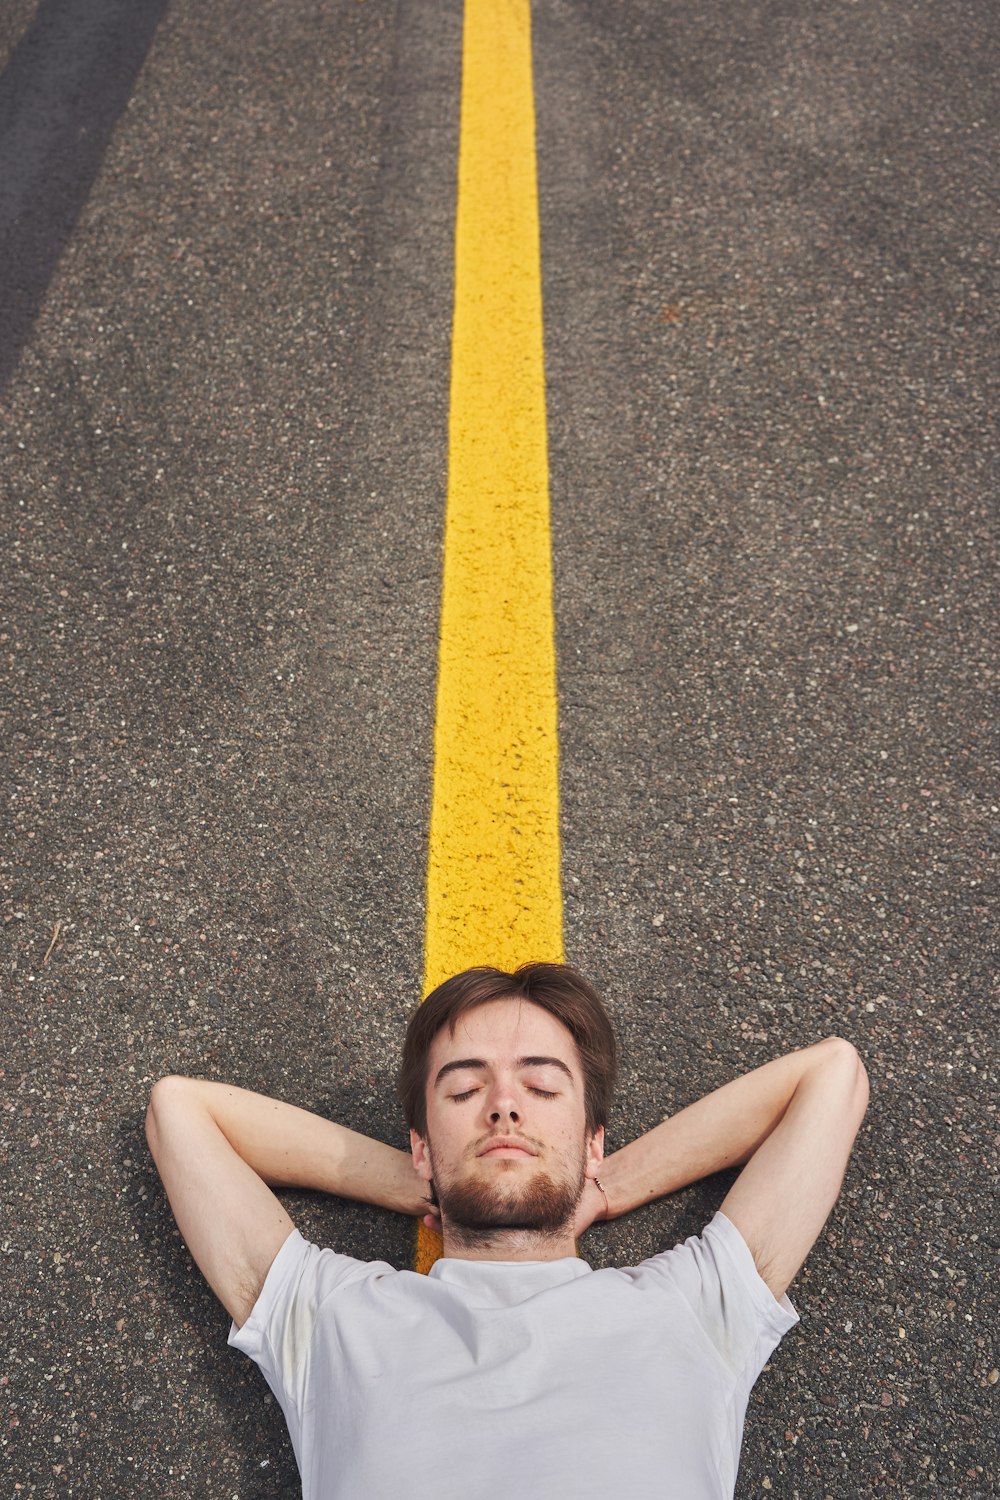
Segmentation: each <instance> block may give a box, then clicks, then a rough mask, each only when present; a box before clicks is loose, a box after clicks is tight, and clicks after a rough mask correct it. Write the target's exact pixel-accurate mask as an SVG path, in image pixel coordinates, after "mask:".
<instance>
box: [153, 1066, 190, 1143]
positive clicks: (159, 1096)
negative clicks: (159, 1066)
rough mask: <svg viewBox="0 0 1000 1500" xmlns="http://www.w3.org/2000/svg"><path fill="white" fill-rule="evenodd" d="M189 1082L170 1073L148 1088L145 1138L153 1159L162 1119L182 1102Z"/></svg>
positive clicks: (167, 1116)
mask: <svg viewBox="0 0 1000 1500" xmlns="http://www.w3.org/2000/svg"><path fill="white" fill-rule="evenodd" d="M190 1082H191V1080H190V1079H189V1078H181V1077H179V1076H178V1075H176V1074H170V1075H169V1076H168V1077H166V1078H161V1079H159V1080H158V1082H156V1083H154V1084H153V1087H152V1089H151V1090H150V1093H149V1103H148V1105H147V1106H146V1140H147V1142H148V1144H149V1149H150V1151H151V1153H152V1155H153V1158H154V1159H155V1157H156V1147H157V1144H158V1142H159V1139H160V1132H161V1129H162V1127H163V1124H164V1121H165V1120H166V1119H168V1118H169V1117H170V1114H171V1112H172V1111H174V1110H176V1109H177V1108H178V1106H179V1105H182V1104H183V1100H184V1098H185V1096H186V1094H187V1091H188V1085H189V1084H190Z"/></svg>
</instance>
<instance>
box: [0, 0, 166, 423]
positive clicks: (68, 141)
mask: <svg viewBox="0 0 1000 1500" xmlns="http://www.w3.org/2000/svg"><path fill="white" fill-rule="evenodd" d="M166 8H167V0H41V4H40V5H39V7H38V11H37V13H36V15H35V19H34V21H33V22H32V24H31V26H30V28H29V30H28V31H27V32H26V33H25V35H24V37H23V38H22V40H21V41H20V43H19V44H18V46H17V48H16V49H15V51H14V53H13V54H12V56H11V59H10V63H9V65H8V67H7V69H6V71H5V72H4V74H3V76H2V77H0V265H2V266H3V276H2V278H0V393H2V392H3V391H4V390H5V389H6V386H7V384H8V381H9V380H10V378H11V376H12V375H13V373H14V371H15V370H16V369H17V365H18V361H19V359H20V357H21V351H22V349H23V348H24V346H25V344H26V343H27V341H28V339H29V337H30V336H31V330H32V328H33V327H34V324H35V320H36V318H37V317H38V312H39V309H40V307H41V305H42V301H43V299H44V297H45V293H46V289H47V288H48V285H49V282H50V280H51V279H52V275H53V272H54V271H55V268H56V266H57V264H58V262H59V257H60V256H61V255H62V252H63V250H64V248H65V246H66V244H67V242H68V241H69V237H70V235H71V234H72V232H73V228H74V225H75V224H76V221H77V219H78V218H79V215H80V210H81V209H82V208H83V205H84V204H85V203H86V201H87V198H88V196H89V194H90V190H91V187H92V185H93V182H94V179H95V178H96V176H97V173H98V171H99V170H100V166H101V162H102V161H103V159H104V153H105V151H106V150H107V148H108V143H109V141H110V139H111V134H112V131H113V130H114V128H115V125H116V124H117V122H118V118H119V116H120V115H121V113H122V111H123V110H124V108H125V106H126V104H127V103H128V100H129V97H130V95H131V93H132V89H133V87H134V84H135V80H136V78H137V76H138V74H139V70H140V68H141V67H142V64H143V62H144V60H145V57H146V54H147V52H148V51H149V48H150V45H151V43H152V40H153V37H154V35H155V33H156V28H157V26H158V25H159V22H160V18H161V16H162V15H163V13H164V11H165V10H166Z"/></svg>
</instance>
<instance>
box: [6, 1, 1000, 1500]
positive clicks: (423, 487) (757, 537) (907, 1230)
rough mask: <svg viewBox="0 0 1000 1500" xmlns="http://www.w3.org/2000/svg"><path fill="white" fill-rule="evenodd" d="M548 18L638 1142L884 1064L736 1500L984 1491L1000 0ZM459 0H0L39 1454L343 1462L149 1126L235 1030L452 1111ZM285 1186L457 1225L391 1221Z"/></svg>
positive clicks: (15, 1418) (28, 1411)
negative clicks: (817, 1071) (721, 1087)
mask: <svg viewBox="0 0 1000 1500" xmlns="http://www.w3.org/2000/svg"><path fill="white" fill-rule="evenodd" d="M534 27H535V56H536V93H537V103H538V148H539V174H540V191H541V215H542V246H543V261H544V297H545V313H546V357H547V364H548V382H549V426H550V449H551V476H552V496H553V525H554V532H555V544H554V563H555V573H556V614H557V632H558V642H557V644H558V657H559V689H560V726H561V756H562V766H561V773H562V796H563V842H564V848H563V864H564V888H565V893H566V943H567V950H568V954H569V956H570V957H571V958H572V959H573V960H574V961H576V962H577V963H579V964H580V966H581V967H582V968H584V969H585V970H586V971H587V972H588V973H590V975H591V976H592V977H593V978H594V979H595V980H597V981H598V982H599V983H600V984H601V985H602V986H604V988H605V989H606V992H607V993H608V995H609V998H610V1003H611V1005H612V1007H613V1010H614V1013H615V1016H616V1019H617V1021H618V1023H619V1025H620V1028H621V1031H622V1034H623V1037H624V1042H625V1051H626V1060H625V1070H624V1078H623V1084H622V1088H621V1093H620V1099H619V1103H618V1108H617V1113H616V1116H615V1119H614V1121H613V1129H612V1131H611V1136H612V1138H613V1139H614V1140H618V1141H621V1140H624V1139H626V1138H628V1137H630V1136H631V1135H633V1134H634V1133H636V1132H637V1131H639V1130H641V1129H644V1128H646V1127H648V1126H649V1125H651V1124H653V1123H655V1122H656V1121H657V1120H658V1119H659V1118H660V1117H661V1115H662V1114H663V1113H664V1112H666V1111H670V1110H672V1109H674V1108H676V1107H678V1106H679V1105H681V1104H683V1103H684V1102H686V1101H687V1100H689V1099H690V1098H691V1097H693V1096H694V1095H695V1094H697V1093H698V1092H701V1091H703V1090H704V1089H706V1088H708V1087H711V1086H713V1085H714V1084H715V1083H717V1082H722V1081H724V1080H725V1079H726V1078H728V1077H730V1076H732V1075H733V1074H734V1073H735V1072H737V1071H740V1070H742V1069H744V1068H747V1067H749V1066H752V1065H754V1064H756V1063H758V1062H761V1061H763V1060H765V1059H766V1058H767V1057H769V1056H771V1055H773V1054H774V1053H775V1052H777V1051H779V1050H781V1049H782V1048H784V1047H787V1046H790V1045H796V1044H799V1043H804V1042H807V1041H810V1040H814V1039H816V1038H817V1037H819V1036H821V1035H823V1034H825V1033H826V1032H828V1031H831V1030H837V1031H839V1032H841V1033H842V1034H844V1035H846V1036H848V1037H850V1038H851V1039H852V1040H853V1041H854V1042H856V1044H857V1045H858V1046H859V1048H860V1049H861V1051H862V1053H863V1055H864V1057H865V1059H866V1061H867V1063H868V1066H869V1071H870V1073H871V1077H872V1082H873V1101H872V1107H871V1111H870V1114H869V1118H868V1122H867V1124H866V1126H865V1129H864V1132H863V1135H862V1137H861V1139H860V1142H859V1146H858V1150H857V1153H856V1157H855V1160H854V1163H853V1165H852V1167H851V1170H850V1175H849V1178H848V1182H847V1185H846V1190H845V1195H844V1198H843V1201H842V1203H841V1205H840V1206H839V1208H838V1209H837V1211H836V1212H835V1214H834V1216H833V1218H832V1219H831V1221H830V1224H829V1225H828V1228H827V1231H826V1233H825V1234H824V1236H823V1238H822V1239H821V1241H820V1243H819V1245H818V1246H817V1248H816V1251H815V1252H814V1254H813V1257H812V1258H811V1260H810V1262H809V1264H808V1266H807V1269H806V1270H805V1272H804V1273H803V1274H802V1276H801V1277H800V1278H799V1280H798V1282H797V1283H796V1286H795V1288H794V1290H793V1300H794V1301H795V1303H796V1305H797V1307H798V1308H799V1310H800V1312H801V1314H802V1324H801V1326H800V1327H799V1328H798V1329H797V1330H796V1331H795V1333H794V1334H793V1335H791V1336H790V1337H789V1338H788V1339H786V1341H785V1342H784V1344H783V1345H782V1347H781V1348H780V1350H779V1351H778V1352H777V1354H776V1355H775V1357H774V1359H773V1361H772V1364H771V1367H770V1368H769V1370H768V1372H767V1373H766V1374H765V1376H764V1377H763V1378H762V1380H761V1382H760V1383H759V1385H758V1387H757V1389H756V1392H755V1395H754V1398H753V1401H752V1404H751V1411H750V1417H749V1421H748V1428H747V1436H746V1443H745V1448H744V1461H743V1467H742V1470H741V1478H740V1483H739V1490H738V1494H739V1496H740V1497H741V1500H746V1497H749V1496H756V1495H758V1494H761V1493H763V1492H764V1491H768V1492H770V1493H771V1494H776V1495H781V1496H784V1497H789V1500H823V1497H833V1500H848V1497H851V1500H854V1497H857V1496H858V1495H868V1494H872V1495H877V1496H880V1495H895V1496H923V1495H942V1496H964V1497H968V1500H985V1497H986V1496H987V1495H991V1494H993V1493H995V1484H996V1467H997V1466H996V1460H997V1443H996V1438H995V1432H996V1395H997V1385H996V1382H997V1365H998V1363H1000V1359H998V1354H997V1349H996V1343H995V1339H996V1327H997V1307H996V1292H995V1281H996V1196H995V1195H996V1156H995V1152H996V1144H997V1134H998V1132H997V1118H996V1098H997V1088H996V1043H995V1038H996V1031H997V1009H996V1000H997V963H996V941H995V937H996V904H995V901H996V897H995V887H994V886H993V884H992V883H991V882H992V880H993V874H994V869H995V859H996V847H997V833H998V827H1000V815H998V793H1000V784H998V779H997V761H998V754H997V749H998V746H997V735H996V724H997V718H996V711H997V701H996V692H995V688H996V675H997V640H996V636H997V629H996V622H997V588H996V579H997V573H996V560H997V559H996V495H997V480H998V473H997V469H998V465H997V459H998V452H1000V440H998V432H997V425H996V411H997V405H998V400H997V396H998V393H997V383H998V382H997V367H996V356H997V347H998V338H997V303H996V295H995V279H996V270H995V266H996V251H997V243H998V235H997V230H998V224H997V188H998V168H997V161H998V159H1000V143H998V140H997V135H998V130H997V125H998V109H997V84H996V80H997V77H998V76H1000V56H998V53H1000V20H998V18H997V14H996V12H995V7H993V6H992V5H991V4H989V3H987V0H934V3H931V0H858V3H848V0H835V3H831V4H824V5H819V4H808V3H805V0H784V3H778V0H775V3H759V0H758V3H748V4H744V5H739V6H734V5H732V4H726V3H723V0H696V3H694V4H690V5H683V6H682V5H678V4H674V3H672V0H659V3H654V0H632V3H631V4H629V5H628V6H610V5H606V4H603V3H597V0H540V3H539V4H537V5H536V7H535V17H534ZM109 28H110V29H109ZM109 37H112V38H117V41H116V43H115V45H113V46H111V47H110V55H109V43H108V38H109ZM460 39H461V9H460V6H459V5H458V4H457V3H455V0H440V3H437V4H434V5H429V4H426V3H421V0H398V3H395V4H392V3H389V0H326V3H324V4H322V5H317V4H316V3H315V0H263V3H260V4H255V5H252V6H247V5H243V4H237V3H236V0H210V3H208V4H205V3H195V0H171V3H170V4H169V5H162V4H155V3H152V0H150V3H143V4H141V5H136V6H134V7H128V6H123V5H122V4H121V3H120V0H90V3H84V0H44V3H43V4H42V5H41V7H40V8H39V9H38V10H37V12H35V11H34V10H33V7H32V6H31V5H30V4H27V3H25V0H8V3H7V4H6V5H5V6H4V7H3V10H2V12H0V61H5V63H6V70H5V72H4V73H3V75H2V77H0V163H2V185H0V246H2V247H3V254H4V261H5V269H4V273H3V274H4V291H3V297H2V306H3V309H4V319H3V324H2V331H0V346H2V347H0V370H2V371H3V379H4V387H3V390H2V392H0V401H2V411H0V420H2V428H0V441H2V469H0V477H2V483H3V502H2V510H0V559H2V562H0V569H2V577H3V604H4V613H3V620H2V623H0V646H2V651H3V656H2V660H3V673H4V675H3V682H2V689H0V691H2V698H0V708H2V713H3V724H2V741H0V743H2V754H3V757H4V762H5V783H4V785H5V828H4V839H3V847H2V853H0V879H2V883H3V889H2V901H3V929H2V930H3V938H2V944H3V953H2V970H0V973H2V984H3V1030H2V1038H0V1066H2V1082H3V1093H2V1116H0V1118H2V1121H3V1139H2V1147H0V1149H2V1161H3V1167H4V1184H3V1190H2V1191H3V1198H4V1205H3V1209H2V1220H0V1287H2V1291H0V1298H2V1303H3V1322H4V1328H5V1345H6V1347H5V1352H4V1358H3V1367H2V1373H0V1387H2V1390H0V1395H2V1403H0V1404H2V1406H3V1407H4V1412H3V1421H2V1436H0V1454H2V1458H0V1466H2V1475H3V1482H2V1483H3V1492H4V1493H5V1494H9V1495H11V1496H28V1495H32V1496H48V1495H55V1496H62V1495H79V1496H87V1497H103V1500H125V1497H132V1496H136V1495H143V1496H161V1495H162V1496H187V1495H195V1496H199V1497H207V1500H230V1497H233V1496H239V1497H240V1500H264V1497H270V1496H289V1497H291V1496H294V1495H295V1494H296V1493H297V1482H296V1475H295V1466H294V1461H293V1459H292V1456H291V1452H290V1448H289V1446H288V1443H287V1439H286V1437H285V1435H284V1429H283V1424H282V1421H281V1419H280V1415H279V1414H278V1412H277V1408H276V1407H275V1406H274V1404H273V1402H272V1401H271V1400H270V1398H269V1396H268V1395H267V1394H266V1391H265V1387H264V1385H263V1382H262V1380H261V1379H260V1377H259V1375H258V1374H257V1372H256V1371H255V1370H254V1369H253V1368H252V1367H251V1366H250V1365H249V1364H248V1363H246V1362H245V1361H243V1360H242V1359H241V1358H240V1357H239V1356H237V1355H236V1354H234V1353H231V1352H229V1351H228V1350H227V1349H226V1347H225V1336H226V1331H227V1322H226V1319H225V1317H224V1315H223V1314H222V1313H221V1312H220V1310H219V1309H218V1307H217V1306H216V1305H215V1304H214V1302H213V1300H212V1298H211V1296H210V1295H209V1294H208V1293H207V1292H206V1291H205V1290H204V1288H203V1287H202V1285H201V1283H200V1280H199V1278H198V1276H197V1273H196V1272H194V1271H193V1268H192V1267H191V1265H190V1263H189V1261H188V1260H187V1257H186V1256H185V1254H184V1251H183V1248H182V1247H181V1245H180V1244H179V1241H178V1238H177V1235H176V1232H175V1231H174V1230H173V1228H172V1222H171V1219H170V1216H169V1213H168V1211H167V1209H166V1205H165V1202H164V1199H163V1196H162V1193H161V1191H160V1188H159V1185H158V1182H157V1179H156V1177H155V1173H154V1172H153V1170H152V1168H151V1165H150V1163H149V1161H148V1158H147V1155H146V1151H145V1146H144V1142H143V1138H142V1131H141V1122H142V1115H143V1112H144V1108H145V1102H146V1097H147V1095H148V1089H149V1086H150V1083H151V1082H152V1080H153V1079H155V1078H156V1077H158V1076H159V1075H161V1074H163V1073H165V1072H170V1071H181V1072H190V1073H202V1074H207V1075H210V1076H215V1077H222V1078H227V1079H231V1080H233V1081H235V1082H238V1083H242V1084H244V1085H247V1086H250V1087H256V1088H262V1089H264V1090H266V1091H269V1092H274V1093H279V1094H282V1095H284V1096H286V1097H290V1098H293V1099H295V1100H296V1101H297V1102H300V1103H303V1104H306V1105H308V1106H311V1107H315V1108H319V1109H323V1110H328V1111H330V1112H331V1113H333V1114H334V1115H335V1116H336V1117H337V1118H338V1119H340V1120H342V1121H344V1122H345V1123H347V1124H349V1125H352V1126H354V1127H356V1128H359V1129H363V1130H368V1131H371V1132H375V1133H378V1134H381V1135H383V1136H385V1137H386V1138H388V1139H392V1140H394V1141H396V1142H398V1143H400V1144H402V1141H403V1135H402V1132H401V1129H400V1126H399V1123H398V1121H397V1118H396V1113H395V1109H394V1106H393V1100H392V1091H391V1077H392V1073H393V1069H394V1066H395V1058H396V1049H397V1044H398V1040H399V1035H400V1029H401V1026H402V1023H403V1021H404V1019H405V1016H406V1015H407V1014H408V1012H409V1009H410V1007H411V1005H412V1004H413V1003H414V1001H415V999H416V997H417V995H418V991H419V984H420V974H421V959H422V953H421V945H422V934H423V879H424V859H425V846H426V831H427V816H428V802H429V787H430V755H431V734H432V725H433V694H434V681H435V653H436V634H437V610H438V591H439V577H440V554H441V532H442V504H443V495H444V477H445V462H446V451H445V438H446V416H447V389H448V340H449V317H450V297H451V281H450V278H451V254H452V248H451V236H452V229H453V213H454V202H453V196H454V176H455V151H456V143H457V123H458V121H457V107H458V87H459V47H460ZM53 101H58V102H59V108H58V109H55V108H54V104H53ZM720 1191H721V1189H720V1184H718V1183H710V1184H705V1185H703V1186H700V1187H699V1188H697V1189H693V1190H690V1191H689V1192H687V1193H685V1194H683V1195H681V1196H680V1197H679V1198H678V1199H677V1200H675V1201H672V1202H670V1203H668V1204H663V1205H659V1206H657V1207H655V1208H653V1209H650V1210H646V1211H644V1212H643V1213H641V1214H638V1215H633V1216H632V1217H631V1218H630V1219H628V1220H626V1221H622V1222H620V1223H618V1224H616V1225H613V1226H609V1227H608V1228H606V1229H605V1228H598V1229H595V1230H594V1231H592V1232H591V1234H590V1236H589V1239H588V1242H587V1243H585V1246H584V1251H585V1253H586V1254H587V1255H588V1257H589V1258H590V1259H591V1260H592V1261H593V1262H594V1263H595V1264H604V1263H608V1262H610V1261H613V1260H619V1261H628V1260H630V1259H632V1258H634V1257H635V1256H639V1255H643V1254H648V1253H650V1252H651V1251H653V1250H654V1249H657V1248H659V1247H660V1246H661V1245H663V1244H664V1243H669V1242H672V1240H673V1239H675V1238H678V1237H680V1236H682V1235H684V1234H686V1233H688V1232H691V1231H692V1230H696V1229H697V1228H699V1227H700V1226H701V1223H702V1222H703V1221H704V1219H705V1217H706V1216H707V1214H708V1213H709V1212H710V1211H711V1208H712V1207H713V1206H714V1204H715V1203H717V1202H718V1199H719V1196H720ZM295 1213H296V1215H297V1217H298V1220H299V1222H300V1223H301V1225H302V1227H303V1228H304V1229H305V1230H306V1232H308V1233H311V1234H313V1235H314V1236H316V1237H325V1238H327V1239H330V1240H332V1241H333V1242H335V1243H336V1244H337V1245H338V1247H340V1248H342V1249H344V1250H346V1251H347V1252H349V1253H352V1254H357V1255H368V1256H373V1255H378V1256H381V1257H385V1258H388V1259H390V1260H393V1261H395V1262H396V1263H397V1264H401V1265H403V1264H406V1263H408V1261H409V1258H410V1253H411V1246H412V1232H411V1229H410V1227H409V1226H408V1225H407V1224H404V1223H402V1222H400V1221H397V1220H394V1219H393V1218H392V1217H391V1216H389V1215H384V1214H381V1213H377V1212H374V1211H368V1210H364V1209H361V1208H359V1207H356V1206H352V1205H340V1204H325V1203H320V1202H317V1201H315V1200H311V1199H309V1198H307V1197H305V1196H302V1197H301V1198H299V1199H297V1200H296V1203H295ZM991 1277H992V1284H991Z"/></svg>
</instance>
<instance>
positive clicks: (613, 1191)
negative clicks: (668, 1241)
mask: <svg viewBox="0 0 1000 1500" xmlns="http://www.w3.org/2000/svg"><path fill="white" fill-rule="evenodd" d="M828 1046H829V1043H828V1042H818V1043H816V1044H815V1046H812V1047H805V1048H803V1049H802V1050H801V1051H798V1052H790V1053H789V1054H788V1055H787V1056H785V1057H779V1058H775V1060H774V1061H773V1062H769V1063H766V1064H765V1065H764V1066H763V1067H761V1068H755V1069H754V1071H753V1072H751V1073H746V1074H744V1075H743V1077H741V1078H736V1079H734V1080H733V1081H732V1082H731V1083H727V1084H724V1085H723V1087H722V1088H719V1089H716V1090H715V1091H714V1092H713V1093H711V1094H706V1095H705V1097H704V1098H702V1099H699V1100H697V1101H696V1103H694V1104H690V1105H688V1106H687V1108H686V1109H682V1110H680V1111H679V1112H678V1113H677V1114H676V1115H673V1116H671V1117H670V1119H668V1120H664V1122H663V1123H662V1124H661V1125H657V1126H655V1127H654V1128H653V1129H652V1130H650V1131H648V1132H647V1133H646V1134H645V1135H643V1136H640V1137H639V1139H638V1140H635V1141H632V1142H631V1143H630V1144H629V1145H627V1146H624V1147H622V1149H621V1150H619V1151H616V1152H614V1153H613V1154H612V1155H611V1156H609V1157H608V1158H607V1160H606V1161H605V1162H604V1164H603V1166H602V1169H601V1182H602V1184H603V1185H604V1188H605V1190H606V1191H607V1194H608V1199H609V1201H610V1204H611V1213H612V1215H613V1216H617V1215H619V1214H624V1213H628V1212H629V1211H630V1210H631V1209H633V1208H638V1207H640V1206H641V1205H642V1204H643V1203H649V1202H652V1200H653V1199H655V1198H661V1197H664V1196H665V1195H666V1194H668V1193H673V1192H676V1191H677V1190H678V1189H679V1188H682V1187H685V1186H687V1184H688V1183H691V1182H697V1181H698V1180H699V1179H700V1178H702V1177H708V1176H710V1175H711V1174H712V1173H713V1172H720V1171H722V1170H723V1169H724V1168H726V1167H736V1166H742V1165H743V1163H745V1162H746V1161H748V1160H749V1159H750V1157H751V1156H752V1155H753V1154H754V1152H755V1151H756V1150H757V1149H758V1148H759V1147H760V1146H761V1145H762V1144H763V1142H764V1141H765V1140H766V1139H767V1138H768V1136H769V1135H770V1134H771V1132H772V1131H773V1130H774V1129H775V1127H776V1126H777V1125H778V1124H779V1122H780V1121H781V1119H782V1117H783V1115H784V1113H785V1111H786V1110H787V1108H788V1106H789V1104H790V1103H791V1100H792V1098H793V1096H794V1095H795V1092H796V1090H797V1089H798V1088H799V1087H800V1086H801V1085H802V1083H803V1080H804V1079H805V1078H806V1077H807V1076H808V1074H809V1073H810V1071H812V1070H813V1069H815V1068H816V1067H817V1066H820V1065H822V1062H823V1059H824V1057H825V1055H826V1051H827V1049H828Z"/></svg>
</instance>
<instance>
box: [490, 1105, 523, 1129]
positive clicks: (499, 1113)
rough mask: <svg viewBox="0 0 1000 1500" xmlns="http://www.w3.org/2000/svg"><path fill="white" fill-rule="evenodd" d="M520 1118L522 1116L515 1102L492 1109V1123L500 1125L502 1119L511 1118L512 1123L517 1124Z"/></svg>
mask: <svg viewBox="0 0 1000 1500" xmlns="http://www.w3.org/2000/svg"><path fill="white" fill-rule="evenodd" d="M520 1119H521V1116H520V1114H519V1113H518V1111H517V1109H516V1108H515V1106H514V1105H513V1104H508V1105H505V1106H504V1107H503V1108H502V1109H491V1110H490V1124H491V1125H499V1124H500V1122H501V1121H502V1120H510V1121H511V1123H512V1124H514V1125H516V1124H518V1122H519V1121H520Z"/></svg>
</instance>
